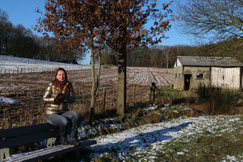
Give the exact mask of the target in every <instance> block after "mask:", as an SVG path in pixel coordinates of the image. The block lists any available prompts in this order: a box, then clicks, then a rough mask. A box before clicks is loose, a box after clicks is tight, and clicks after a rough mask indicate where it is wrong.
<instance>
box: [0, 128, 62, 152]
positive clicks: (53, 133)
mask: <svg viewBox="0 0 243 162" xmlns="http://www.w3.org/2000/svg"><path fill="white" fill-rule="evenodd" d="M57 136H59V131H58V129H54V130H49V131H43V132H40V131H38V132H35V133H32V134H27V135H22V136H18V137H13V138H6V139H5V140H0V149H1V148H8V147H12V146H17V145H22V144H26V143H30V142H35V141H39V140H43V139H48V138H51V137H57Z"/></svg>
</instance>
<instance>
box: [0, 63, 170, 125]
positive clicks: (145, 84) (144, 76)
mask: <svg viewBox="0 0 243 162" xmlns="http://www.w3.org/2000/svg"><path fill="white" fill-rule="evenodd" d="M54 76H55V72H38V73H19V74H18V73H16V74H2V75H1V77H0V97H5V98H11V99H15V100H18V102H16V103H11V104H10V103H0V118H1V122H0V129H6V128H12V127H17V126H25V125H32V124H37V123H43V122H45V121H44V114H45V113H44V112H45V105H44V103H43V102H42V96H43V94H44V91H45V89H46V87H47V85H48V83H49V82H50V81H53V80H54ZM68 79H69V81H71V82H72V83H73V86H74V90H75V93H76V97H77V100H76V102H75V103H74V104H72V105H71V106H70V109H74V110H75V111H77V112H79V113H80V114H81V115H84V114H88V113H89V110H90V108H89V104H90V91H91V70H90V69H84V70H76V71H68ZM100 81H101V82H100V89H99V95H98V99H97V104H96V108H95V113H96V114H101V113H104V112H105V111H112V110H113V111H114V109H115V108H116V99H117V88H116V87H117V67H116V66H104V67H102V69H101V79H100ZM152 82H155V83H156V85H157V86H158V87H169V86H171V85H172V84H173V70H172V69H169V70H167V69H161V68H145V67H128V68H127V104H128V107H129V106H133V105H134V104H135V103H139V102H145V101H148V94H149V87H150V85H151V83H152ZM104 89H106V98H105V99H106V100H105V110H104V106H103V94H104Z"/></svg>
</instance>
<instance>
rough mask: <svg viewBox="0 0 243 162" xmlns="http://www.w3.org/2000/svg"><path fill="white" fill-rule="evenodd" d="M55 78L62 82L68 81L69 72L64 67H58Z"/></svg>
mask: <svg viewBox="0 0 243 162" xmlns="http://www.w3.org/2000/svg"><path fill="white" fill-rule="evenodd" d="M55 80H57V81H60V82H67V81H68V79H67V72H66V70H65V69H63V68H58V69H57V71H56V75H55Z"/></svg>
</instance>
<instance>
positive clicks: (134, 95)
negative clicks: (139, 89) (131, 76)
mask: <svg viewBox="0 0 243 162" xmlns="http://www.w3.org/2000/svg"><path fill="white" fill-rule="evenodd" d="M135 103H136V94H135V85H133V107H135Z"/></svg>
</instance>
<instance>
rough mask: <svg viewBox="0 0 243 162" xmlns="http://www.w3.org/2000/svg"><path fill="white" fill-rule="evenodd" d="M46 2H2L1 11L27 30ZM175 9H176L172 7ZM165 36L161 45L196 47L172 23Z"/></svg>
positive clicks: (189, 38)
mask: <svg viewBox="0 0 243 162" xmlns="http://www.w3.org/2000/svg"><path fill="white" fill-rule="evenodd" d="M44 2H45V0H0V9H2V10H4V11H6V12H7V14H8V16H9V20H10V22H11V23H12V24H13V25H18V24H22V25H23V26H24V27H25V28H27V29H31V30H32V31H33V29H32V27H33V26H34V25H35V24H36V23H37V20H36V19H37V18H38V17H39V16H40V15H39V14H37V13H36V12H35V10H36V9H37V8H40V9H41V10H43V7H44ZM172 7H173V8H176V7H175V4H174V6H172ZM33 33H35V32H34V31H33ZM165 35H166V36H167V37H169V39H164V40H163V42H162V43H161V45H168V46H173V45H195V44H196V43H195V42H193V39H192V38H191V37H189V36H187V35H185V34H181V33H180V32H179V30H178V29H177V25H175V23H172V28H171V30H170V31H168V32H166V33H165Z"/></svg>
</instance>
